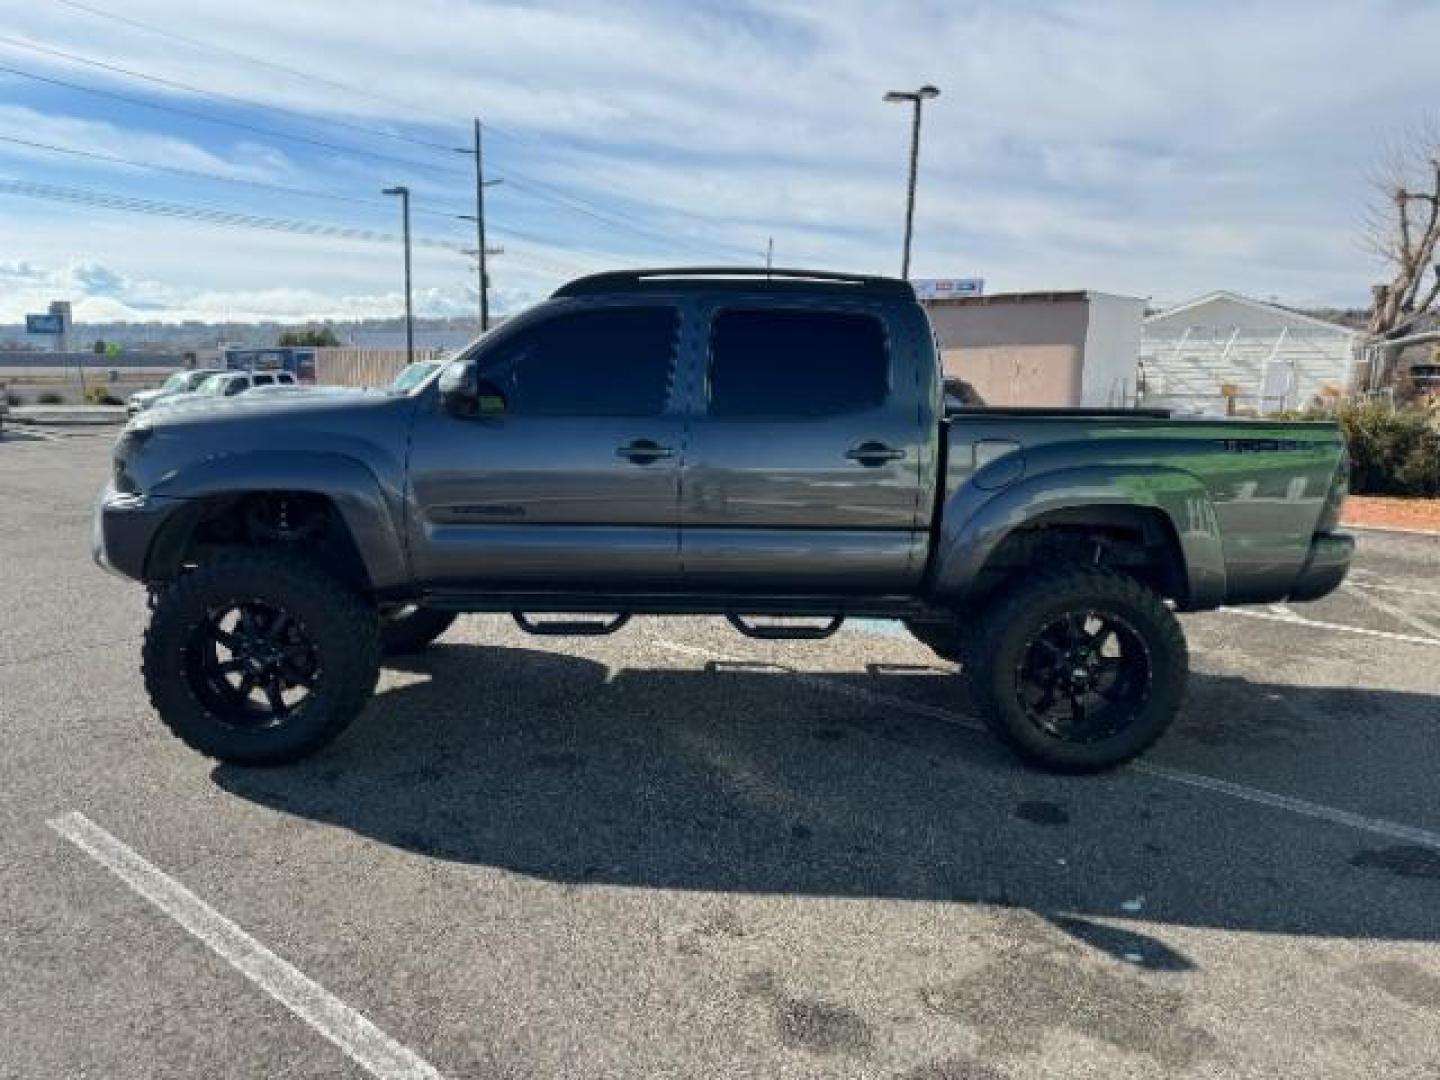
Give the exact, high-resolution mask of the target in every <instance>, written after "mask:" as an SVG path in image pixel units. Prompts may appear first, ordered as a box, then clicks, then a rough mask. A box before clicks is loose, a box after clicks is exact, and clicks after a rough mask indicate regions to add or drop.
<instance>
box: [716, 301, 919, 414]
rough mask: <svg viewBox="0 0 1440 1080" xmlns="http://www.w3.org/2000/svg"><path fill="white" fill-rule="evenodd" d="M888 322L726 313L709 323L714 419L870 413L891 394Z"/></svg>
mask: <svg viewBox="0 0 1440 1080" xmlns="http://www.w3.org/2000/svg"><path fill="white" fill-rule="evenodd" d="M890 382H891V376H890V349H889V346H888V342H887V335H886V332H885V324H884V323H883V322H882V321H881V320H880V318H879V317H877V316H875V315H872V314H869V313H866V312H858V311H835V310H809V309H799V308H773V307H753V308H746V307H738V306H736V307H726V308H722V309H720V310H719V311H717V312H716V313H715V316H714V318H713V320H712V321H711V325H710V360H709V367H708V371H707V387H708V397H709V415H710V416H712V417H717V418H733V419H738V418H766V417H774V418H781V417H822V416H840V415H844V414H847V413H857V412H865V411H868V410H871V409H877V408H880V407H882V406H883V405H884V404H885V400H886V398H887V397H888V396H889V393H890Z"/></svg>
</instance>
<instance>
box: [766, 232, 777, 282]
mask: <svg viewBox="0 0 1440 1080" xmlns="http://www.w3.org/2000/svg"><path fill="white" fill-rule="evenodd" d="M774 263H775V238H774V237H773V236H770V237H766V239H765V273H766V274H769V273H770V268H771V266H773V265H774Z"/></svg>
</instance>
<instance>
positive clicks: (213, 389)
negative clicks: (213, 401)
mask: <svg viewBox="0 0 1440 1080" xmlns="http://www.w3.org/2000/svg"><path fill="white" fill-rule="evenodd" d="M229 381H230V376H228V375H210V376H208V377H207V378H206V379H205V380H204V381H202V382H201V383H200V385H199V386H197V387H196V388H195V394H196V396H197V397H214V396H215V395H217V394H222V393H224V392H225V384H226V383H227V382H229Z"/></svg>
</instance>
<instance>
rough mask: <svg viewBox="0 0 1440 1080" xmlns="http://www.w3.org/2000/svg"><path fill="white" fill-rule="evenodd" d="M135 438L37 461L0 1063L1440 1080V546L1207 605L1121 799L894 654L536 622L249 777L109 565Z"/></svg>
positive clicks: (483, 630)
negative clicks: (112, 502) (107, 501)
mask: <svg viewBox="0 0 1440 1080" xmlns="http://www.w3.org/2000/svg"><path fill="white" fill-rule="evenodd" d="M113 435H114V433H113V431H107V432H100V433H94V432H92V433H84V432H72V433H63V434H59V435H57V436H55V437H43V438H42V437H37V436H35V435H23V434H22V435H20V436H17V437H12V436H11V434H10V433H9V432H7V433H6V437H5V439H4V441H0V523H3V526H0V568H3V575H0V714H3V715H0V731H3V738H4V753H3V755H0V823H3V836H0V844H3V858H0V942H3V944H0V986H3V987H4V989H3V992H0V1076H4V1077H25V1078H27V1080H28V1078H35V1077H106V1078H114V1077H192V1076H207V1077H221V1076H234V1077H258V1076H265V1077H281V1076H283V1077H337V1076H356V1077H361V1076H366V1075H378V1076H382V1077H387V1078H389V1077H401V1076H406V1077H412V1076H413V1077H424V1076H435V1075H440V1076H445V1077H451V1078H460V1077H477V1078H478V1077H486V1078H489V1077H497V1078H499V1077H558V1076H567V1077H568V1076H576V1077H627V1078H628V1077H722V1076H723V1077H730V1076H746V1077H751V1076H753V1077H822V1076H824V1077H831V1076H857V1077H858V1076H865V1077H871V1076H874V1077H906V1078H910V1080H961V1078H964V1080H998V1078H1007V1077H1008V1078H1021V1077H1036V1076H1056V1077H1060V1076H1064V1077H1087V1076H1093V1077H1105V1078H1115V1077H1140V1076H1180V1075H1193V1076H1236V1077H1251V1076H1253V1077H1277V1076H1287V1077H1288V1076H1294V1077H1344V1078H1347V1080H1349V1078H1353V1077H1357V1076H1385V1077H1431V1078H1433V1077H1437V1076H1440V1064H1437V1063H1440V784H1437V775H1440V663H1437V662H1440V573H1437V570H1440V541H1437V540H1432V539H1428V538H1423V537H1408V536H1397V535H1387V534H1378V533H1367V534H1365V535H1363V536H1362V538H1361V544H1360V555H1359V560H1358V564H1357V568H1356V571H1355V574H1354V576H1353V578H1352V582H1351V583H1350V584H1349V585H1347V587H1346V588H1345V589H1343V590H1342V591H1341V592H1339V593H1337V594H1335V595H1334V596H1331V597H1329V598H1327V599H1325V600H1323V601H1321V602H1319V603H1316V604H1310V605H1295V607H1294V608H1293V609H1291V608H1287V607H1284V606H1280V607H1275V608H1261V609H1254V610H1247V611H1246V612H1244V613H1237V612H1217V613H1212V614H1205V615H1197V616H1187V617H1186V618H1185V624H1186V630H1187V633H1188V635H1189V638H1190V642H1191V646H1192V659H1193V665H1194V669H1195V674H1194V676H1193V679H1192V684H1191V690H1190V695H1189V701H1188V704H1187V706H1186V708H1185V711H1184V714H1183V716H1182V719H1181V721H1180V723H1179V724H1178V725H1177V727H1176V729H1175V730H1174V731H1173V732H1172V733H1171V734H1170V735H1169V736H1168V737H1167V739H1166V740H1165V741H1164V742H1163V743H1162V744H1161V745H1160V746H1159V747H1158V748H1157V749H1156V750H1155V751H1154V752H1153V753H1152V754H1150V755H1149V756H1148V757H1147V758H1146V759H1145V760H1144V761H1143V763H1141V764H1139V765H1137V766H1134V767H1131V768H1128V769H1125V770H1123V771H1121V772H1118V773H1115V774H1112V775H1108V776H1103V777H1091V778H1083V779H1066V778H1057V777H1052V776H1047V775H1043V774H1038V773H1035V772H1031V771H1027V770H1025V769H1023V768H1021V767H1020V766H1018V765H1017V764H1016V763H1015V762H1014V761H1013V760H1012V759H1011V758H1009V757H1008V756H1007V755H1006V754H1005V753H1003V752H1002V751H1001V750H1000V749H999V748H998V747H997V746H996V745H995V744H994V743H993V742H992V741H991V739H990V738H989V737H988V736H986V735H985V734H984V733H982V732H978V731H976V730H975V729H974V723H973V721H972V720H971V719H970V718H969V716H968V713H967V708H966V703H965V698H964V688H963V680H961V679H958V678H956V677H955V676H954V673H953V668H951V667H950V666H949V665H947V664H945V663H943V662H941V661H938V660H936V659H935V658H934V657H933V655H932V654H930V653H929V652H928V651H927V650H926V649H925V648H924V647H923V646H921V645H919V644H918V643H916V642H914V641H913V640H911V639H910V638H909V637H908V636H906V635H904V634H903V632H897V631H895V630H894V629H892V628H891V627H889V626H888V625H885V624H877V625H870V626H860V627H852V628H849V629H847V630H846V631H844V632H842V634H841V635H839V636H838V637H837V638H835V639H832V640H831V641H828V642H820V643H799V642H797V643H784V644H773V643H762V642H756V641H752V640H748V639H744V638H740V637H738V636H736V635H735V634H734V633H733V632H731V631H729V630H728V628H726V627H725V625H724V623H723V622H721V621H719V620H711V619H705V620H678V619H665V620H637V621H636V622H635V623H632V624H631V626H630V627H628V628H627V629H625V630H624V631H622V632H621V633H620V634H618V635H616V636H614V637H611V638H601V639H585V638H577V639H535V638H530V637H526V636H525V635H523V634H522V633H520V632H519V631H518V630H517V629H516V628H515V627H514V625H513V624H512V623H511V622H510V621H509V620H508V619H503V618H491V617H484V618H481V617H472V618H468V619H464V620H462V621H461V623H460V624H459V625H457V626H456V628H454V629H453V630H452V631H451V632H450V633H448V634H447V635H446V636H445V637H444V638H443V639H442V640H441V642H440V644H439V645H438V646H437V647H436V648H435V649H434V650H433V651H431V652H430V653H428V654H426V655H425V656H423V657H422V658H419V659H411V660H407V661H405V662H404V663H400V664H393V665H391V666H389V667H387V669H386V671H385V673H384V674H383V676H382V679H381V685H380V688H379V691H378V693H377V696H376V698H375V700H374V702H373V704H372V706H371V707H370V708H369V709H368V710H367V711H366V713H365V714H364V716H363V717H362V718H361V719H360V720H359V721H358V722H357V723H356V725H355V726H354V727H353V728H352V729H351V731H350V732H349V733H348V734H347V735H346V736H345V737H344V738H343V739H342V740H341V741H340V742H339V743H337V744H336V745H335V746H333V747H332V748H330V749H329V750H327V751H325V752H324V753H322V754H320V755H319V756H317V757H316V758H314V759H312V760H310V761H307V762H305V763H303V764H301V765H298V766H292V767H289V768H285V769H278V770H264V771H247V770H242V769H236V768H232V767H228V766H220V767H217V766H215V765H214V764H212V763H210V762H207V761H206V760H204V759H202V758H200V757H198V756H196V755H195V754H193V753H191V752H190V751H188V750H187V749H185V748H184V747H183V746H181V745H180V744H179V743H178V742H176V741H175V740H173V739H172V738H170V737H169V735H168V734H167V733H166V732H165V730H164V729H163V728H162V727H161V726H160V724H159V723H158V721H157V720H156V719H155V718H154V716H153V715H152V714H151V712H150V709H149V707H148V703H147V701H146V699H145V695H144V691H143V688H142V686H141V682H140V678H139V674H138V670H137V667H138V647H139V640H140V634H141V629H142V625H143V619H144V614H145V602H144V596H143V593H142V591H141V590H140V589H139V588H138V587H135V586H131V585H127V584H126V583H124V582H122V581H119V580H117V579H115V578H112V577H110V576H108V575H105V574H103V573H101V572H100V571H99V570H97V569H96V568H95V567H94V565H93V564H92V563H91V562H90V557H89V547H88V545H89V527H90V505H91V501H92V499H93V497H94V495H95V493H96V491H97V490H98V488H99V486H100V484H101V483H102V482H103V479H104V475H105V472H106V468H107V462H108V451H109V446H110V441H111V439H113Z"/></svg>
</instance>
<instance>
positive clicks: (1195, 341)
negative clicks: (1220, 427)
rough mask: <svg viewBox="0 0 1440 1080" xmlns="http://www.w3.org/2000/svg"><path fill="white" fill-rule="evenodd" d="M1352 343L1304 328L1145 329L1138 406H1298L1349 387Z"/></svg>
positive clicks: (1267, 409) (1222, 408) (1272, 408)
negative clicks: (1230, 400) (1230, 401)
mask: <svg viewBox="0 0 1440 1080" xmlns="http://www.w3.org/2000/svg"><path fill="white" fill-rule="evenodd" d="M1352 350H1353V338H1352V337H1351V336H1349V335H1345V334H1336V333H1332V332H1329V331H1317V330H1310V329H1296V328H1293V327H1282V328H1280V329H1274V330H1271V329H1266V330H1251V329H1231V330H1229V331H1227V332H1215V331H1213V330H1210V329H1200V328H1195V327H1191V328H1187V329H1186V330H1185V331H1183V332H1176V331H1174V330H1168V329H1167V330H1162V331H1158V332H1157V330H1155V329H1153V328H1149V327H1147V328H1146V329H1145V332H1144V336H1143V337H1142V339H1141V344H1140V369H1141V371H1142V372H1143V374H1144V379H1145V394H1144V400H1143V404H1146V405H1169V406H1172V407H1189V408H1199V409H1202V410H1204V411H1207V412H1221V413H1223V412H1224V411H1225V410H1226V404H1227V402H1226V399H1227V398H1230V397H1233V398H1234V399H1235V400H1236V402H1237V404H1238V405H1239V407H1241V408H1247V409H1253V410H1254V411H1257V412H1262V413H1265V412H1277V411H1280V410H1283V409H1297V408H1304V407H1306V406H1307V405H1310V404H1312V403H1314V402H1319V401H1326V400H1333V399H1335V398H1338V397H1340V396H1343V395H1345V394H1346V393H1347V392H1348V391H1349V390H1350V389H1351V387H1352V382H1353V372H1354V368H1355V357H1354V354H1353V351H1352Z"/></svg>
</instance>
